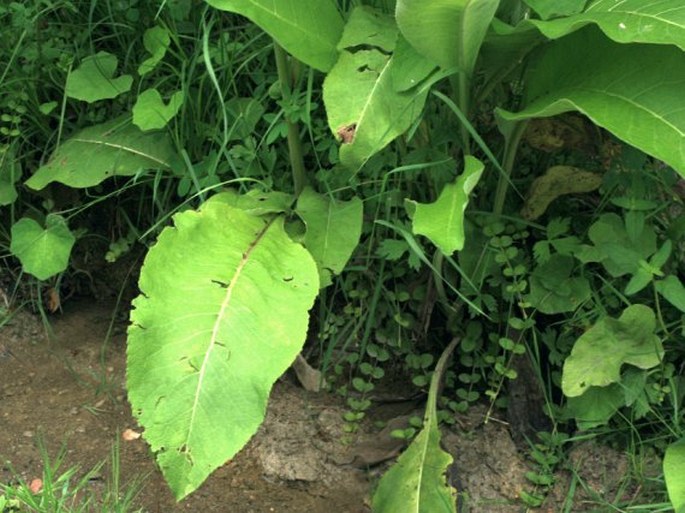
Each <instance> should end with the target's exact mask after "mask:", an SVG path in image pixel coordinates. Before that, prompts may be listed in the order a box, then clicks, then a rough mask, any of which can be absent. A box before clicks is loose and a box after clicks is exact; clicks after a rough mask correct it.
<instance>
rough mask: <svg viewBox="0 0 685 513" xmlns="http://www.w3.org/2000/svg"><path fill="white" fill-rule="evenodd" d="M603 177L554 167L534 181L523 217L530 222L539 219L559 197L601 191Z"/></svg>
mask: <svg viewBox="0 0 685 513" xmlns="http://www.w3.org/2000/svg"><path fill="white" fill-rule="evenodd" d="M600 185H602V176H601V175H599V174H597V173H592V172H590V171H585V170H584V169H580V168H577V167H571V166H553V167H550V168H549V169H548V170H547V172H546V173H545V174H544V175H542V176H539V177H538V178H536V179H535V180H533V183H532V184H531V186H530V190H529V191H528V196H527V197H526V202H525V204H524V205H523V208H522V209H521V217H523V218H524V219H528V220H529V221H532V220H535V219H537V218H539V217H540V216H541V215H542V214H544V213H545V210H547V207H548V206H549V205H550V203H552V202H553V201H554V200H555V199H557V198H558V197H559V196H563V195H564V194H578V193H581V192H590V191H594V190H597V189H599V186H600Z"/></svg>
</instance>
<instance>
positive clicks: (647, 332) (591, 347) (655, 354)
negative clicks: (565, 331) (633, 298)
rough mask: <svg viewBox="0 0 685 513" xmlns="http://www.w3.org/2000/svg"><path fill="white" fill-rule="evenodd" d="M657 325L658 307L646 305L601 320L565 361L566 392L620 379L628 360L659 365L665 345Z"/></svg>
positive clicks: (563, 384) (642, 365)
mask: <svg viewBox="0 0 685 513" xmlns="http://www.w3.org/2000/svg"><path fill="white" fill-rule="evenodd" d="M655 328H656V317H655V315H654V311H653V310H652V309H651V308H649V307H647V306H644V305H632V306H629V307H628V308H626V309H625V310H624V311H623V314H621V317H619V318H618V319H612V318H611V317H607V318H605V319H601V320H599V321H598V322H597V323H596V324H595V325H594V326H592V327H591V328H590V329H589V330H587V331H586V332H585V333H584V334H583V335H581V337H580V338H579V339H578V340H577V341H576V343H575V345H574V346H573V349H572V351H571V354H570V356H569V357H568V358H566V361H565V362H564V369H563V374H562V378H561V388H562V390H563V391H564V394H565V395H566V396H567V397H576V396H579V395H581V394H583V393H584V392H585V391H586V390H587V389H588V387H591V386H598V387H604V386H607V385H609V384H611V383H618V382H619V381H620V380H621V366H622V365H623V364H626V363H627V364H630V365H634V366H636V367H639V368H640V369H649V368H652V367H654V366H656V365H659V362H661V358H662V357H663V355H664V348H663V346H662V345H661V340H660V339H659V337H657V336H656V335H655V334H654V330H655Z"/></svg>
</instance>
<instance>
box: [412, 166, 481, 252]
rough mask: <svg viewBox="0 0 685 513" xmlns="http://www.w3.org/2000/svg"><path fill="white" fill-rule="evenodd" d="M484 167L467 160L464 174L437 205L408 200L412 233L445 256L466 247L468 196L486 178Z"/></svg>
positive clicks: (444, 189) (448, 186) (448, 187)
mask: <svg viewBox="0 0 685 513" xmlns="http://www.w3.org/2000/svg"><path fill="white" fill-rule="evenodd" d="M483 169H484V166H483V163H482V162H480V161H479V160H478V159H476V158H475V157H472V156H466V158H465V162H464V172H463V173H462V174H461V175H460V176H459V177H458V178H457V179H456V181H455V182H454V183H452V184H447V185H445V187H444V188H443V189H442V192H441V193H440V196H439V197H438V199H437V201H435V202H434V203H418V202H416V201H412V200H406V203H408V204H409V205H410V206H411V207H414V213H413V216H412V231H413V232H414V234H417V235H425V236H426V237H428V238H429V239H430V241H431V242H432V243H433V244H435V245H436V246H437V247H438V248H439V249H440V251H442V253H443V254H445V255H447V256H449V255H451V254H452V253H454V252H455V251H458V250H460V249H462V248H463V247H464V212H465V211H466V207H467V206H468V204H469V194H471V191H472V190H473V188H474V187H475V186H476V184H478V181H479V180H480V177H481V175H482V174H483Z"/></svg>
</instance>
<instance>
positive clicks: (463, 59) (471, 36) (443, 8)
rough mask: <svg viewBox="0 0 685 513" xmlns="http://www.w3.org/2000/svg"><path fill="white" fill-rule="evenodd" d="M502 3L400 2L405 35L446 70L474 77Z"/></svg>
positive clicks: (492, 0)
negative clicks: (487, 35) (481, 53)
mask: <svg viewBox="0 0 685 513" xmlns="http://www.w3.org/2000/svg"><path fill="white" fill-rule="evenodd" d="M498 5H499V0H433V1H432V2H426V1H425V0H398V1H397V6H396V8H395V16H396V18H397V25H398V26H399V27H400V30H401V31H402V35H404V37H405V38H406V39H407V41H409V43H411V45H412V46H413V47H414V48H416V49H417V50H418V51H419V53H421V54H422V55H425V56H426V57H428V58H429V59H430V60H431V61H433V62H435V63H436V64H439V65H440V66H441V67H442V68H444V69H450V68H457V69H459V71H460V72H463V73H465V74H466V75H469V76H470V75H471V74H472V72H473V68H474V66H475V64H476V59H477V58H478V52H479V50H480V46H481V44H482V43H483V39H484V38H485V34H486V32H487V30H488V27H489V26H490V22H492V19H493V17H494V16H495V12H496V11H497V7H498Z"/></svg>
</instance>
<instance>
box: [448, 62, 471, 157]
mask: <svg viewBox="0 0 685 513" xmlns="http://www.w3.org/2000/svg"><path fill="white" fill-rule="evenodd" d="M470 85H471V80H469V77H467V76H466V73H463V72H460V73H457V75H456V76H453V77H452V89H453V91H454V97H455V98H456V100H457V105H458V106H459V110H460V111H461V112H462V113H463V114H464V116H465V117H466V119H468V117H469V103H470V102H469V92H470V91H469V87H470ZM459 131H460V133H461V145H462V151H463V152H464V155H470V154H471V137H470V136H469V131H468V128H467V127H466V125H464V124H463V123H462V124H461V126H460V127H459Z"/></svg>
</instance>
